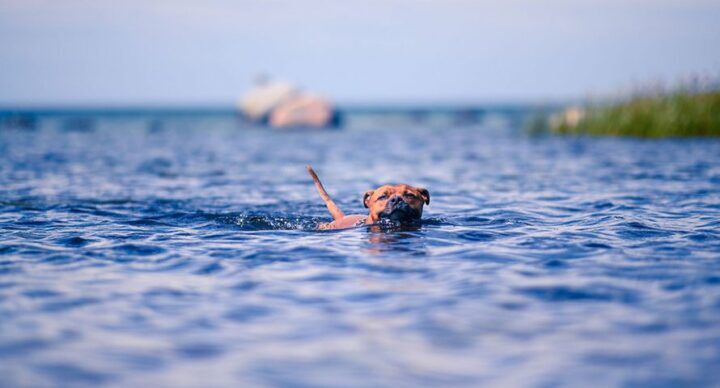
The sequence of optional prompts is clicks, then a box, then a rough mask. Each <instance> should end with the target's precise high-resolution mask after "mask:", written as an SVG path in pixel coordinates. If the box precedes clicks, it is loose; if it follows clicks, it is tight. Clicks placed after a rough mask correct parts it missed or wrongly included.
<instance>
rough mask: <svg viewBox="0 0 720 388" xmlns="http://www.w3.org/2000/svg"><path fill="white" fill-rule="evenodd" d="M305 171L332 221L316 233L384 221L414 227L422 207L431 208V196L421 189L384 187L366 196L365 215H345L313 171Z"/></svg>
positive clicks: (367, 193)
mask: <svg viewBox="0 0 720 388" xmlns="http://www.w3.org/2000/svg"><path fill="white" fill-rule="evenodd" d="M307 171H308V173H309V174H310V176H311V177H312V179H313V182H315V188H317V190H318V193H319V194H320V197H321V198H322V199H323V201H324V202H325V205H326V206H327V208H328V211H329V212H330V215H332V217H333V221H332V222H328V223H323V224H320V225H319V226H318V229H323V230H327V229H346V228H352V227H354V226H358V225H372V224H377V223H378V222H381V221H384V220H388V221H390V222H393V223H397V224H400V225H408V224H417V223H419V222H420V218H421V217H422V211H423V206H424V205H429V204H430V193H429V192H428V191H427V190H426V189H424V188H422V187H414V186H410V185H406V184H399V185H383V186H380V187H378V188H377V189H375V190H368V191H367V192H365V195H364V196H363V205H364V206H365V207H366V208H368V214H367V215H362V214H352V215H345V213H343V212H342V210H340V208H338V206H337V205H336V204H335V202H334V201H333V200H332V198H330V195H329V194H328V193H327V191H325V187H324V186H323V185H322V183H321V182H320V178H318V176H317V174H316V173H315V171H314V170H313V169H312V167H310V166H307Z"/></svg>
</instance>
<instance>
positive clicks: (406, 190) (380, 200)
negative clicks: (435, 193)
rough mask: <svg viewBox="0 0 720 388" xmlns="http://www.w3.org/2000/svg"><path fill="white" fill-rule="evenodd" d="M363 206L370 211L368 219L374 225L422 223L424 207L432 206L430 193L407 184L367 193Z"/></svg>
mask: <svg viewBox="0 0 720 388" xmlns="http://www.w3.org/2000/svg"><path fill="white" fill-rule="evenodd" d="M363 204H364V205H365V207H366V208H368V209H370V214H369V216H368V218H369V220H370V221H371V222H372V223H376V222H378V221H381V220H390V221H393V222H397V223H400V224H412V223H417V222H419V221H420V217H421V216H422V211H423V205H429V204H430V193H429V192H428V191H427V190H426V189H423V188H421V187H413V186H410V185H405V184H401V185H396V186H392V185H385V186H380V187H378V188H377V189H375V190H369V191H367V192H366V193H365V196H364V197H363Z"/></svg>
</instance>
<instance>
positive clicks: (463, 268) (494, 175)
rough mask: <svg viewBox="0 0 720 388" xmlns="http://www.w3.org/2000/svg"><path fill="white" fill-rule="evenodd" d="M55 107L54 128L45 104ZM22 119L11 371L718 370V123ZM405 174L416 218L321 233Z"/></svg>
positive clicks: (712, 375) (73, 375) (2, 319)
mask: <svg viewBox="0 0 720 388" xmlns="http://www.w3.org/2000/svg"><path fill="white" fill-rule="evenodd" d="M35 124H37V125H35ZM35 124H33V126H34V127H35V129H24V130H21V129H9V128H6V129H4V130H2V131H0V231H1V232H0V386H83V385H87V386H97V385H99V384H104V385H120V386H169V385H173V386H229V385H235V386H240V385H271V386H336V385H342V386H358V387H363V386H418V385H440V386H448V385H452V386H474V385H478V384H484V385H492V386H555V385H566V386H608V385H610V386H627V385H630V386H634V385H653V386H677V385H683V386H704V385H713V384H717V382H718V381H720V141H718V140H708V139H689V140H637V139H615V138H609V139H594V138H568V137H552V136H545V137H531V136H527V135H524V134H523V133H522V132H521V131H519V130H518V128H517V126H516V124H513V122H507V121H503V120H486V121H483V122H482V123H480V124H473V125H450V124H442V123H441V124H440V125H400V124H397V125H390V126H388V125H375V126H373V125H365V126H350V127H348V128H344V129H342V130H337V131H324V132H323V131H315V132H275V131H269V130H262V129H248V128H244V127H242V126H240V125H239V124H238V122H237V121H236V120H235V119H234V118H233V117H230V116H223V115H207V116H202V115H194V116H188V117H165V118H154V119H150V118H146V117H133V116H127V117H126V116H117V117H98V118H93V119H87V118H85V119H67V118H48V119H43V120H40V121H39V122H37V123H35ZM306 164H312V165H313V166H314V168H315V169H316V171H317V172H318V174H319V175H320V178H321V179H322V180H323V182H324V184H325V186H326V188H327V189H328V191H329V192H330V194H331V195H332V196H333V197H334V198H335V200H336V202H338V204H339V205H340V207H341V208H342V209H344V210H345V212H346V213H362V212H363V211H364V210H365V209H364V208H363V206H362V203H361V198H362V193H363V192H364V191H365V190H368V189H371V188H374V187H376V186H378V185H380V184H384V183H388V182H405V183H409V184H413V185H418V186H424V187H426V188H427V189H428V190H429V191H430V193H431V202H430V205H429V206H427V207H426V208H425V214H424V224H423V225H422V227H421V228H420V229H419V230H409V231H386V232H374V231H370V230H368V229H367V228H362V227H361V228H357V229H351V230H345V231H330V232H317V231H315V230H314V227H315V225H316V224H317V223H318V222H321V221H328V220H330V217H329V214H328V213H327V210H326V209H325V207H324V205H323V203H322V201H321V200H320V198H319V197H318V195H317V193H316V191H315V188H314V187H313V185H312V182H311V180H310V178H309V177H308V175H307V173H306V172H305V165H306Z"/></svg>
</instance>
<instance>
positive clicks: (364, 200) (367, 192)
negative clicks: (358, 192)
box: [363, 190, 373, 207]
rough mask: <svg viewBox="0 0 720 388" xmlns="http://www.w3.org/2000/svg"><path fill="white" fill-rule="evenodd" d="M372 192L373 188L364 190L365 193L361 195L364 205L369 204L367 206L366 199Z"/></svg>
mask: <svg viewBox="0 0 720 388" xmlns="http://www.w3.org/2000/svg"><path fill="white" fill-rule="evenodd" d="M372 194H373V190H368V191H366V192H365V195H363V205H364V206H365V207H369V206H368V203H367V200H368V198H370V196H371V195H372Z"/></svg>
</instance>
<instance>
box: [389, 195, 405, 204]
mask: <svg viewBox="0 0 720 388" xmlns="http://www.w3.org/2000/svg"><path fill="white" fill-rule="evenodd" d="M402 201H403V199H402V197H400V196H399V195H393V196H392V197H390V204H392V205H395V204H398V203H400V202H402Z"/></svg>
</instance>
